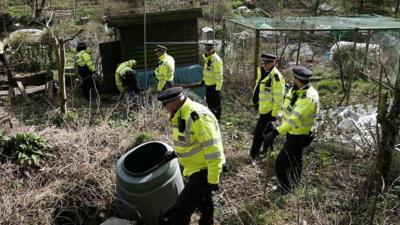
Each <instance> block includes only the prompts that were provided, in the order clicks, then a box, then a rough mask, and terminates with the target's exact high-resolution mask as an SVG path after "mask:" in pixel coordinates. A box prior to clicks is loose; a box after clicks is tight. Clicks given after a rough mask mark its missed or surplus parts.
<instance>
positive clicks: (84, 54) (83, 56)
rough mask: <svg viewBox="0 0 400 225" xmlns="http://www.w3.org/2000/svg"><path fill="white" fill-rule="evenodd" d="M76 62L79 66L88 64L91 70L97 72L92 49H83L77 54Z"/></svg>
mask: <svg viewBox="0 0 400 225" xmlns="http://www.w3.org/2000/svg"><path fill="white" fill-rule="evenodd" d="M76 63H77V64H78V66H87V67H88V68H89V70H90V71H92V72H95V71H96V69H95V68H94V62H93V59H92V55H91V54H90V50H88V49H86V50H82V51H80V52H78V54H76Z"/></svg>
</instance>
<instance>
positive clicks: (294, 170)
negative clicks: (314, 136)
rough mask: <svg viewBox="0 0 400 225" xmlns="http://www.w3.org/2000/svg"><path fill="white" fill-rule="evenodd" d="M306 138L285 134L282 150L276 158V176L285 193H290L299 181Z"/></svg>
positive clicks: (304, 136) (305, 136)
mask: <svg viewBox="0 0 400 225" xmlns="http://www.w3.org/2000/svg"><path fill="white" fill-rule="evenodd" d="M307 137H308V136H307V135H292V134H287V136H286V142H285V144H284V145H283V149H282V150H281V152H280V153H279V155H278V157H277V158H276V163H275V169H276V175H277V177H278V180H279V183H280V185H281V187H282V188H283V189H284V190H285V191H288V192H289V191H291V190H292V188H293V187H294V186H296V184H297V183H298V182H299V181H300V176H301V170H302V167H303V159H302V156H303V149H304V143H305V140H306V138H307Z"/></svg>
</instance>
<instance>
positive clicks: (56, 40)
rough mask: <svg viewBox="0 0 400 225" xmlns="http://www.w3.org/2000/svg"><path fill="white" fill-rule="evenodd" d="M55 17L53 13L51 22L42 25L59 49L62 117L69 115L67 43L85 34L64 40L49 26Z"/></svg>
mask: <svg viewBox="0 0 400 225" xmlns="http://www.w3.org/2000/svg"><path fill="white" fill-rule="evenodd" d="M52 17H53V13H51V14H50V18H49V20H48V21H47V22H46V24H42V25H44V26H45V28H46V29H47V30H48V31H49V32H50V34H51V36H52V38H53V40H54V43H55V46H56V48H57V52H56V59H57V69H58V83H59V94H58V97H59V100H60V111H61V114H62V115H65V114H66V113H67V92H66V88H65V43H67V42H68V41H72V40H73V39H74V38H75V37H76V36H78V35H79V34H80V33H82V32H83V29H81V30H79V31H78V32H77V33H76V34H75V35H73V36H72V37H70V38H62V37H59V36H58V35H56V34H55V33H54V32H53V30H52V29H51V28H50V26H49V24H50V22H51V19H52Z"/></svg>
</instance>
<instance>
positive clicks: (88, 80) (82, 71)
mask: <svg viewBox="0 0 400 225" xmlns="http://www.w3.org/2000/svg"><path fill="white" fill-rule="evenodd" d="M78 73H79V75H80V76H81V78H82V84H81V89H82V93H83V96H84V97H85V98H86V100H89V98H90V89H92V88H94V85H95V80H94V79H93V72H92V71H91V70H90V69H89V67H87V66H78ZM96 85H97V84H96Z"/></svg>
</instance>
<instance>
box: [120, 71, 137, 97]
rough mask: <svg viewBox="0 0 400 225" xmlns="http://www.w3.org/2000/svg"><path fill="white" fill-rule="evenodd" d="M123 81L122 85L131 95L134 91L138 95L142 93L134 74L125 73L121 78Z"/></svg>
mask: <svg viewBox="0 0 400 225" xmlns="http://www.w3.org/2000/svg"><path fill="white" fill-rule="evenodd" d="M121 80H122V85H123V86H126V87H127V89H128V92H129V93H131V92H132V91H133V92H135V93H136V94H139V93H140V88H139V86H138V82H137V78H136V75H134V74H132V73H129V74H126V73H125V74H124V75H123V76H122V77H121Z"/></svg>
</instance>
